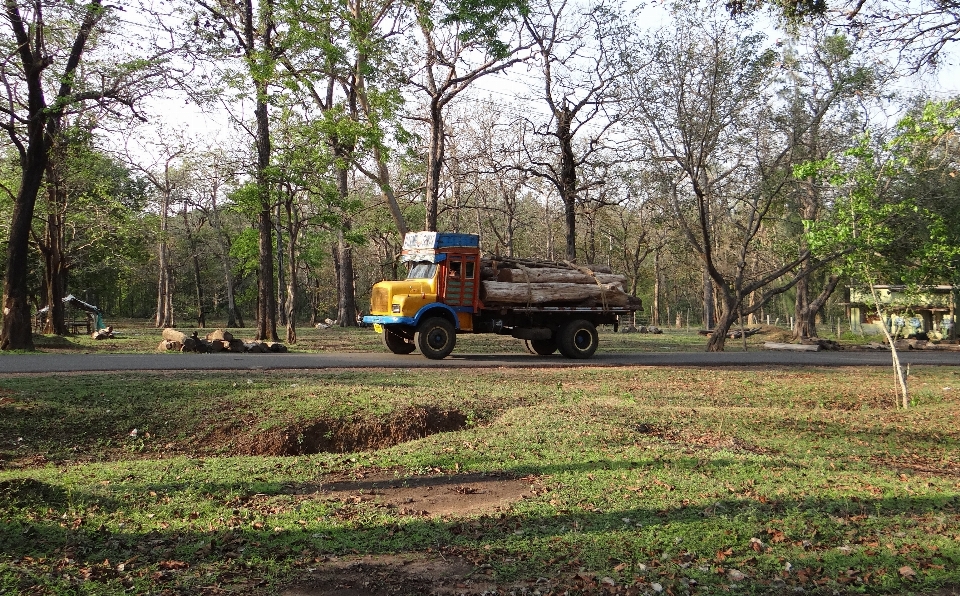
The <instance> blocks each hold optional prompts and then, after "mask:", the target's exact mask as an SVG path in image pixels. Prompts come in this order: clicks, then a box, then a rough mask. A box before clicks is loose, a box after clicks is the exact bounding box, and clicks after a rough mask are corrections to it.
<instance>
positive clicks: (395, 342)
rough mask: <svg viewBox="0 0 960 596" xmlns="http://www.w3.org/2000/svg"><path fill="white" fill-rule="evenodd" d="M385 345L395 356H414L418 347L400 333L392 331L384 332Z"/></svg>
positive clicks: (385, 330) (386, 330)
mask: <svg viewBox="0 0 960 596" xmlns="http://www.w3.org/2000/svg"><path fill="white" fill-rule="evenodd" d="M382 339H383V345H384V346H386V348H387V349H388V350H390V351H391V352H393V353H394V354H412V353H413V351H414V350H416V349H417V346H416V345H414V343H413V342H412V341H407V340H406V339H404V338H403V336H401V335H400V334H398V333H394V332H393V331H391V330H390V329H384V330H383V338H382Z"/></svg>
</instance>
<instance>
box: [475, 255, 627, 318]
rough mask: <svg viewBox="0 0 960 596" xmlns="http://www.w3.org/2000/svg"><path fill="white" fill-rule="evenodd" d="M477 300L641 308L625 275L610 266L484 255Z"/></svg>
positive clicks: (524, 303)
mask: <svg viewBox="0 0 960 596" xmlns="http://www.w3.org/2000/svg"><path fill="white" fill-rule="evenodd" d="M481 280H482V281H481V284H480V300H481V301H483V303H484V305H486V306H487V307H496V306H498V305H503V306H514V307H515V306H578V307H600V308H640V300H639V299H638V298H635V297H633V296H630V295H628V294H627V293H626V292H625V291H624V286H625V284H626V281H627V278H626V277H624V276H623V275H614V274H613V273H610V269H609V267H601V266H597V265H586V266H578V265H574V264H573V263H569V262H563V263H555V262H550V261H533V260H526V259H512V258H491V259H485V260H484V262H483V269H482V270H481Z"/></svg>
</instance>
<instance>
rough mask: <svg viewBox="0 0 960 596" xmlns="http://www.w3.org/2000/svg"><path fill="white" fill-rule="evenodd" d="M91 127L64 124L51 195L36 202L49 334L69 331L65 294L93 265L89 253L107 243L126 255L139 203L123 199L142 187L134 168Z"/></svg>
mask: <svg viewBox="0 0 960 596" xmlns="http://www.w3.org/2000/svg"><path fill="white" fill-rule="evenodd" d="M91 129H92V126H91V125H90V124H89V123H87V122H80V123H78V124H71V125H70V126H64V128H63V131H62V132H61V133H60V135H58V138H57V139H56V141H55V143H54V145H53V146H52V147H51V159H50V161H49V165H48V168H47V174H46V184H45V189H44V190H45V192H44V196H45V197H46V200H45V201H44V202H42V203H41V204H40V205H38V207H37V218H38V219H42V220H43V222H44V223H43V232H42V234H40V233H34V237H35V242H36V244H37V247H38V248H39V250H40V253H41V254H42V256H43V259H44V289H43V297H44V304H45V305H46V306H47V307H49V312H48V315H47V320H46V325H45V327H44V332H45V333H56V334H58V335H63V334H65V333H67V328H66V325H65V321H64V305H63V300H62V299H63V297H64V296H66V295H67V293H68V291H69V288H70V284H69V278H70V273H71V272H72V271H73V270H74V269H76V268H80V269H83V268H84V267H86V268H87V269H88V270H89V269H92V267H91V266H90V264H89V263H90V262H91V261H90V259H89V257H90V255H91V253H93V252H95V251H96V248H97V246H98V245H102V244H103V243H104V242H109V243H111V244H113V245H114V247H115V248H117V249H118V250H117V254H118V255H119V254H121V253H122V251H121V250H119V248H120V246H119V245H122V244H123V242H124V240H125V238H124V237H123V236H124V235H125V234H124V230H123V228H124V223H125V221H126V220H127V219H128V217H129V215H130V213H132V212H133V211H134V209H136V208H137V207H138V205H136V204H124V203H123V200H124V199H130V198H133V197H132V196H131V195H132V194H136V193H138V192H139V189H138V188H135V186H136V185H135V184H134V183H133V181H132V178H131V176H130V171H129V170H128V169H127V168H125V167H124V166H122V165H121V164H120V163H118V162H117V161H116V160H115V159H113V158H112V157H110V156H108V155H107V154H105V153H103V152H101V151H99V150H98V149H97V148H96V147H95V146H94V139H93V136H92V130H91ZM92 262H97V263H98V264H101V265H102V264H103V263H102V261H92Z"/></svg>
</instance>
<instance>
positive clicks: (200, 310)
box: [182, 205, 207, 329]
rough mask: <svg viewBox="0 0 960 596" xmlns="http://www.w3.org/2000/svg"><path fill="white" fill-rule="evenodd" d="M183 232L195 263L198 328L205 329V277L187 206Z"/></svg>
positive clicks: (184, 210) (194, 277) (194, 280)
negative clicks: (202, 273)
mask: <svg viewBox="0 0 960 596" xmlns="http://www.w3.org/2000/svg"><path fill="white" fill-rule="evenodd" d="M182 215H183V230H184V233H185V234H186V236H187V246H189V247H190V260H191V261H192V262H193V282H194V286H195V297H196V301H197V327H198V328H200V329H203V328H204V327H206V326H207V313H206V310H205V309H204V305H203V277H202V275H201V273H200V255H198V254H197V252H198V247H197V238H196V236H195V235H194V234H193V231H192V230H191V229H190V217H189V215H188V214H187V209H186V206H185V205H184V208H183V212H182Z"/></svg>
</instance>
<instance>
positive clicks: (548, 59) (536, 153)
mask: <svg viewBox="0 0 960 596" xmlns="http://www.w3.org/2000/svg"><path fill="white" fill-rule="evenodd" d="M576 10H577V8H576V7H574V6H571V5H568V3H567V2H566V0H560V1H556V0H544V1H543V2H542V3H539V4H536V5H534V6H533V7H532V8H531V10H530V12H529V13H528V14H526V15H525V16H524V27H525V29H526V33H527V35H529V36H530V38H531V39H532V40H533V45H534V47H535V48H536V51H537V57H538V59H539V67H540V69H541V72H542V74H543V80H542V82H541V84H542V88H541V90H540V96H539V100H542V101H543V102H545V103H546V107H547V111H548V114H549V117H548V120H547V121H545V122H539V123H533V121H532V119H530V118H527V119H528V121H530V123H531V125H532V128H533V136H534V138H536V139H537V142H535V143H534V144H533V146H532V147H529V148H528V150H527V162H528V164H529V165H527V166H526V167H525V170H526V172H527V173H529V174H530V175H533V176H538V177H540V178H543V179H544V180H546V181H548V182H549V183H550V184H551V185H552V186H554V187H555V189H556V192H557V194H558V196H559V197H560V200H561V202H562V203H563V219H564V226H565V229H566V249H565V258H566V259H567V260H569V261H576V259H577V232H576V228H577V204H578V200H580V199H581V197H582V195H583V193H585V192H587V191H589V190H590V189H591V188H595V187H596V185H597V184H598V183H602V182H601V181H600V180H599V179H597V178H594V179H584V178H582V177H580V178H578V176H579V175H580V170H581V169H583V168H585V167H587V166H588V165H590V162H591V161H594V160H597V159H598V158H600V157H601V155H602V154H603V151H604V150H605V149H606V145H607V144H608V143H609V139H608V138H607V136H608V132H609V131H610V129H611V128H612V127H613V126H614V124H615V123H616V122H617V119H618V115H617V114H616V109H615V108H614V107H613V106H614V104H615V100H616V94H615V90H614V81H615V80H616V79H617V78H618V77H619V76H620V75H621V74H622V73H623V69H622V67H623V63H621V62H618V61H616V60H615V59H613V56H611V48H609V47H608V43H609V41H608V40H609V39H610V38H612V37H613V36H615V35H617V34H619V33H620V32H619V28H620V26H621V25H620V20H619V17H618V15H617V14H616V13H615V12H613V11H612V9H611V8H610V7H609V6H608V5H607V4H606V3H605V2H603V1H602V0H601V1H600V2H598V3H597V4H595V5H592V6H587V7H584V8H582V9H581V11H580V12H579V13H578V12H575V11H576ZM594 165H596V164H594Z"/></svg>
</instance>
